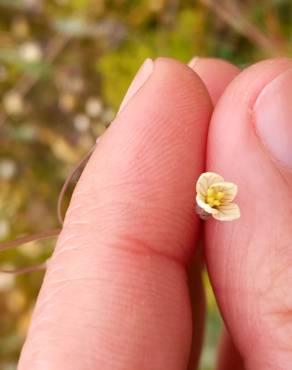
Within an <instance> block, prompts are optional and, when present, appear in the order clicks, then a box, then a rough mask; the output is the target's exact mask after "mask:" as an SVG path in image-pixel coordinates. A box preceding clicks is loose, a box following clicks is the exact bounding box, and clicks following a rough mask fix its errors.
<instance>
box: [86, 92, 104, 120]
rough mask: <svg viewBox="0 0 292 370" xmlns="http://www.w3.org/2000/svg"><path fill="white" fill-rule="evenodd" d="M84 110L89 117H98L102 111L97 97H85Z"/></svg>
mask: <svg viewBox="0 0 292 370" xmlns="http://www.w3.org/2000/svg"><path fill="white" fill-rule="evenodd" d="M85 111H86V113H87V114H88V115H89V116H90V117H98V116H99V115H100V114H101V112H102V102H101V100H100V99H99V98H96V97H91V98H88V99H87V102H86V104H85Z"/></svg>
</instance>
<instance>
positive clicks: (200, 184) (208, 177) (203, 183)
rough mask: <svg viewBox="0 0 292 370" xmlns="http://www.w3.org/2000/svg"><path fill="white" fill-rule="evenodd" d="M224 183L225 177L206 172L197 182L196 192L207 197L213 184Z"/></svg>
mask: <svg viewBox="0 0 292 370" xmlns="http://www.w3.org/2000/svg"><path fill="white" fill-rule="evenodd" d="M223 181H224V179H223V177H222V176H220V175H218V174H217V173H215V172H204V173H202V174H201V176H200V177H199V179H198V181H197V184H196V191H197V193H198V194H201V195H204V196H206V194H207V190H208V189H209V187H210V186H211V185H212V184H214V183H218V182H223Z"/></svg>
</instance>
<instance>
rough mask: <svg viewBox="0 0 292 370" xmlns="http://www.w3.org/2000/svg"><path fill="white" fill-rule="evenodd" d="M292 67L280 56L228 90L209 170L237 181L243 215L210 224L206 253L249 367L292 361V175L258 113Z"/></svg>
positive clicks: (217, 115) (216, 121)
mask: <svg viewBox="0 0 292 370" xmlns="http://www.w3.org/2000/svg"><path fill="white" fill-rule="evenodd" d="M291 67H292V61H291V60H289V59H279V60H272V61H271V60H270V61H264V62H261V63H258V64H256V65H254V66H252V67H250V68H248V69H247V70H245V71H244V72H242V73H241V74H240V75H239V76H238V77H237V78H236V79H235V80H234V81H233V82H232V83H231V84H230V85H229V86H228V88H227V89H226V91H225V92H224V94H223V96H222V98H221V100H220V101H219V103H218V105H217V106H216V109H215V111H214V114H213V117H212V121H211V126H210V129H209V138H208V155H207V169H208V170H212V171H215V172H218V173H220V174H222V175H223V176H224V177H225V178H226V179H232V181H234V182H235V183H236V184H238V186H239V189H240V190H239V193H238V197H237V202H238V204H239V205H240V207H241V214H242V215H241V218H240V219H239V220H238V221H234V222H230V223H224V224H219V223H217V222H214V221H213V220H211V221H210V222H207V223H206V224H205V242H206V247H205V254H206V260H207V265H208V271H209V274H210V277H211V280H212V284H213V287H214V290H215V294H216V297H217V300H218V302H219V305H220V308H221V311H222V314H223V317H224V320H225V323H226V324H227V327H228V329H229V331H230V333H231V335H232V338H233V340H234V341H235V344H236V346H237V348H238V349H239V350H240V353H241V354H242V356H243V358H244V361H245V366H246V369H248V370H256V369H260V370H272V369H277V370H288V369H290V368H291V364H292V345H291V343H292V320H291V312H292V294H291V286H292V274H291V271H292V269H291V266H292V259H291V240H292V229H291V215H292V209H291V204H292V190H291V189H292V186H291V185H292V182H291V170H289V169H287V168H284V167H282V165H281V164H280V163H278V162H276V161H274V160H273V159H272V157H271V154H270V153H269V152H268V150H267V148H266V147H265V146H264V145H263V143H262V142H261V140H260V138H259V137H258V135H257V133H256V129H255V122H254V114H253V107H254V104H255V102H256V99H257V97H258V95H259V94H260V92H261V91H262V90H263V89H264V87H265V86H266V85H267V84H269V83H270V82H271V81H272V80H273V79H274V78H276V77H277V76H279V75H280V74H281V73H283V72H284V71H285V70H288V69H290V68H291ZM235 102H236V103H235ZM226 107H229V109H226ZM275 124H276V122H275ZM290 129H292V127H291V128H290ZM231 153H232V156H231ZM271 199H273V202H272V203H271V202H270V200H271ZM219 250H220V258H219V259H218V253H219V252H218V251H219Z"/></svg>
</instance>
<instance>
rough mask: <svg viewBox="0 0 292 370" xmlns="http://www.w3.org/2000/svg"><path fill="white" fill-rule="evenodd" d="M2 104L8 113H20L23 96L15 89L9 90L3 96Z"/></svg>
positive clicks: (22, 105)
mask: <svg viewBox="0 0 292 370" xmlns="http://www.w3.org/2000/svg"><path fill="white" fill-rule="evenodd" d="M3 106H4V109H5V110H6V112H7V113H8V114H15V115H18V114H21V113H22V111H23V107H24V104H23V98H22V96H21V95H20V94H19V93H18V92H16V91H9V92H8V93H6V94H5V96H4V98H3Z"/></svg>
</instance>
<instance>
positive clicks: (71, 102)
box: [59, 92, 76, 112]
mask: <svg viewBox="0 0 292 370" xmlns="http://www.w3.org/2000/svg"><path fill="white" fill-rule="evenodd" d="M75 105H76V98H75V96H74V95H73V94H71V93H68V92H65V93H63V94H62V95H60V97H59V107H60V109H61V110H62V111H63V112H71V111H72V110H73V109H74V108H75Z"/></svg>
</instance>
